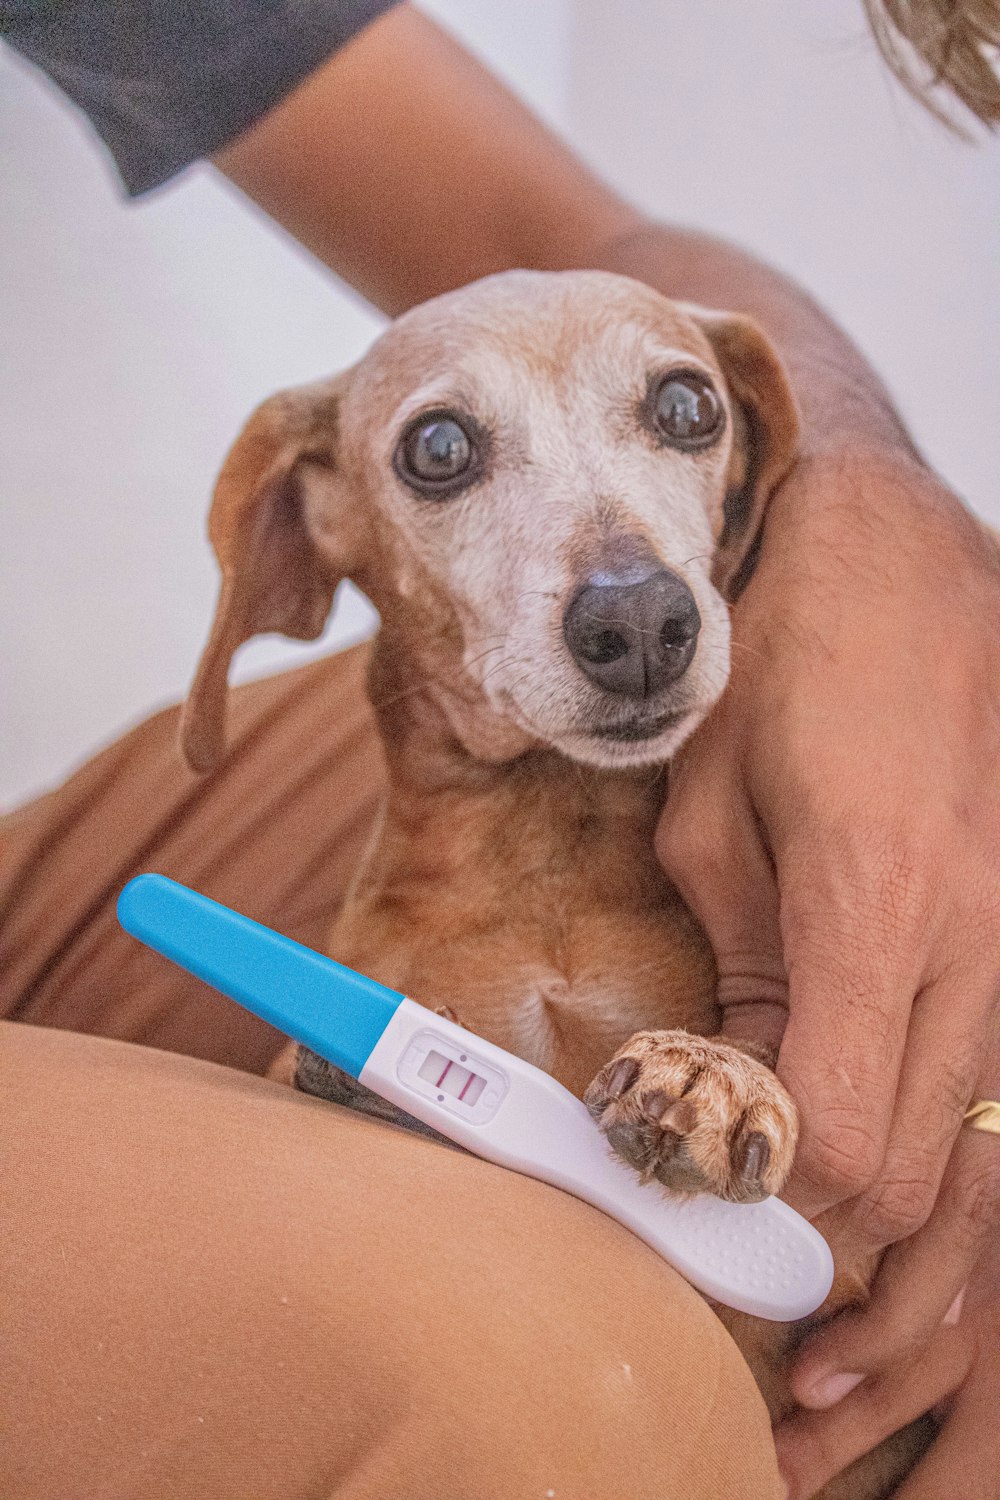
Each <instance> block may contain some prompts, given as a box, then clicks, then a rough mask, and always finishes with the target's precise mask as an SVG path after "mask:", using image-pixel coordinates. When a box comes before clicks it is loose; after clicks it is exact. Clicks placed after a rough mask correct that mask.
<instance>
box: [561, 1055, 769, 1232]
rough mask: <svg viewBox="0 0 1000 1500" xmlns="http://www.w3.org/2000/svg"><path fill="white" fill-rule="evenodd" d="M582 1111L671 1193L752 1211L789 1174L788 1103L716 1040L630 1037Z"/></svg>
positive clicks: (751, 1062)
mask: <svg viewBox="0 0 1000 1500" xmlns="http://www.w3.org/2000/svg"><path fill="white" fill-rule="evenodd" d="M584 1103H585V1104H586V1106H587V1108H588V1109H589V1110H590V1113H591V1114H592V1115H593V1117H594V1119H595V1120H596V1121H597V1123H598V1124H599V1125H600V1127H601V1129H602V1130H603V1131H604V1134H605V1135H606V1136H607V1138H608V1141H609V1142H610V1144H611V1146H612V1148H613V1149H614V1150H615V1152H617V1154H618V1155H619V1156H620V1157H621V1158H622V1159H623V1160H624V1161H626V1162H628V1164H629V1166H631V1167H634V1168H635V1169H636V1171H637V1172H639V1173H640V1175H641V1176H642V1177H643V1178H647V1179H648V1178H651V1177H655V1178H656V1179H657V1181H659V1182H662V1183H663V1184H664V1186H666V1187H668V1188H672V1189H674V1190H675V1191H676V1192H685V1193H691V1192H705V1193H716V1194H717V1195H718V1196H719V1197H720V1198H728V1199H730V1201H732V1202H734V1203H756V1202H758V1201H759V1200H760V1199H761V1198H766V1197H767V1196H768V1195H769V1194H770V1193H776V1192H778V1191H779V1190H780V1188H781V1186H782V1184H783V1183H784V1181H785V1179H786V1177H787V1176H788V1173H789V1171H790V1169H791V1165H792V1157H793V1155H794V1154H795V1141H796V1136H797V1134H798V1121H797V1118H796V1113H795V1106H794V1104H793V1103H792V1101H791V1099H790V1098H789V1096H788V1094H787V1093H786V1091H785V1090H784V1088H782V1086H781V1084H780V1083H779V1082H778V1080H777V1078H776V1077H775V1076H774V1074H773V1073H772V1072H771V1070H770V1068H766V1067H765V1066H764V1064H763V1063H761V1062H757V1061H756V1060H755V1059H754V1058H753V1057H750V1056H748V1055H747V1053H745V1052H742V1051H740V1049H739V1048H738V1047H735V1046H733V1045H731V1044H729V1043H727V1042H725V1041H722V1040H714V1039H706V1038H705V1037H699V1036H691V1035H689V1034H688V1033H687V1032H686V1031H640V1032H638V1033H637V1034H636V1035H635V1036H634V1037H632V1039H631V1040H630V1041H629V1042H627V1043H626V1044H625V1046H624V1047H622V1049H621V1050H620V1051H619V1052H618V1053H617V1054H616V1055H615V1056H614V1057H613V1058H612V1059H611V1061H610V1062H609V1063H606V1064H605V1066H604V1067H603V1068H602V1069H601V1071H600V1072H599V1073H598V1075H597V1077H596V1078H595V1079H594V1081H593V1083H592V1084H591V1085H590V1087H589V1088H588V1089H587V1092H586V1094H585V1095H584Z"/></svg>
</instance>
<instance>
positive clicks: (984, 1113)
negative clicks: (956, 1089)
mask: <svg viewBox="0 0 1000 1500" xmlns="http://www.w3.org/2000/svg"><path fill="white" fill-rule="evenodd" d="M963 1124H965V1125H971V1126H972V1128H973V1130H988V1131H989V1133H990V1134H991V1135H1000V1104H998V1103H997V1101H996V1100H995V1099H977V1100H976V1102H975V1104H973V1105H970V1107H969V1108H968V1109H967V1110H966V1111H965V1119H964V1121H963Z"/></svg>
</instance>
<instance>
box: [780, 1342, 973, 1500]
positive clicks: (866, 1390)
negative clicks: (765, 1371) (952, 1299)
mask: <svg viewBox="0 0 1000 1500" xmlns="http://www.w3.org/2000/svg"><path fill="white" fill-rule="evenodd" d="M971 1360H972V1350H971V1348H970V1341H969V1339H968V1337H967V1336H966V1335H964V1334H963V1333H961V1332H960V1331H959V1330H958V1329H956V1328H943V1329H941V1330H940V1331H939V1333H938V1334H937V1336H936V1337H935V1339H934V1341H933V1343H932V1344H931V1346H930V1348H929V1349H928V1350H927V1353H926V1355H925V1357H924V1358H923V1359H922V1360H920V1361H919V1363H918V1364H915V1365H909V1366H905V1367H904V1368H902V1369H900V1370H892V1371H889V1372H887V1373H886V1375H884V1376H882V1377H881V1378H879V1379H877V1380H871V1381H866V1382H865V1383H864V1385H863V1386H859V1387H858V1389H857V1390H856V1391H854V1392H853V1393H852V1394H851V1395H850V1396H848V1397H846V1398H845V1400H843V1401H841V1402H840V1403H839V1404H838V1405H837V1406H835V1407H833V1408H831V1409H830V1410H829V1411H825V1412H796V1413H795V1414H794V1415H793V1416H791V1417H789V1418H787V1419H786V1420H785V1421H784V1422H782V1423H781V1424H780V1426H779V1427H778V1428H777V1429H776V1431H775V1434H774V1440H775V1447H776V1448H777V1452H778V1466H779V1468H780V1470H781V1474H782V1477H783V1479H784V1480H785V1483H786V1485H787V1486H788V1500H808V1497H810V1496H812V1495H815V1494H816V1493H817V1491H818V1490H820V1489H821V1488H822V1486H823V1485H824V1484H826V1483H827V1481H828V1480H830V1479H832V1478H833V1476H834V1475H835V1474H839V1473H841V1472H842V1470H844V1469H846V1468H847V1467H848V1465H849V1464H852V1463H854V1462H855V1460H856V1459H859V1458H860V1457H861V1456H862V1455H863V1454H865V1453H869V1452H871V1450H872V1449H873V1448H875V1447H877V1446H878V1444H879V1443H881V1442H882V1441H883V1440H884V1439H885V1438H887V1437H889V1436H890V1435H891V1434H892V1433H894V1432H898V1431H899V1430H900V1429H901V1428H903V1427H906V1426H907V1425H908V1424H909V1423H910V1422H913V1421H915V1420H916V1419H917V1418H918V1417H920V1416H922V1415H923V1414H924V1413H925V1412H928V1411H930V1410H931V1408H932V1407H934V1406H935V1405H936V1404H937V1403H938V1402H940V1401H942V1400H944V1398H945V1397H947V1396H949V1395H951V1394H952V1392H953V1391H955V1390H957V1389H958V1387H959V1386H960V1385H961V1383H962V1381H963V1380H964V1379H965V1377H966V1374H967V1373H968V1370H969V1367H970V1364H971ZM944 1493H945V1492H944V1491H942V1492H940V1494H937V1495H936V1496H935V1500H941V1494H944Z"/></svg>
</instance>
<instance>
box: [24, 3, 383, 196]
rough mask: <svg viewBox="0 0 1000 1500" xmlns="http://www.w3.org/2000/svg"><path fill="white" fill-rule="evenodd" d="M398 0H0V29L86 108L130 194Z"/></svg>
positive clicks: (297, 78) (182, 162)
mask: <svg viewBox="0 0 1000 1500" xmlns="http://www.w3.org/2000/svg"><path fill="white" fill-rule="evenodd" d="M396 3H397V0H0V36H3V38H4V40H6V41H8V42H9V43H10V44H11V45H12V46H13V47H14V48H16V49H17V51H18V52H20V53H21V54H22V55H23V56H24V57H26V58H28V59H29V61H31V62H33V63H35V64H37V66H38V67H40V68H42V69H43V70H44V71H45V72H46V73H48V75H49V77H50V78H52V79H53V80H54V82H55V83H57V84H58V85H59V87H60V88H61V89H62V90H63V91H64V92H65V93H66V94H68V95H69V97H70V98H71V99H72V100H73V101H74V102H75V103H76V104H78V105H79V106H80V108H81V109H82V110H83V111H84V112H85V114H87V115H89V117H90V120H91V122H92V124H93V125H94V127H95V128H96V130H97V131H98V133H99V134H100V135H101V136H102V138H103V139H104V141H105V143H106V145H107V146H108V148H109V150H110V152H111V154H112V156H113V157H114V159H115V162H116V163H117V166H118V170H119V172H120V173H121V176H122V179H123V181H124V183H125V186H126V188H127V189H128V191H129V193H132V194H136V193H143V192H146V191H147V190H148V189H149V188H152V187H156V186H157V185H158V184H159V183H161V182H164V181H165V180H166V179H167V178H168V177H170V176H172V175H173V174H174V173H175V172H177V171H179V170H180V169H181V167H184V166H187V165H188V163H189V162H192V161H195V160H197V159H198V158H199V157H202V156H206V155H208V154H209V153H210V152H212V151H215V150H217V149H218V148H219V147H220V146H223V145H225V143H226V142H227V141H230V140H232V139H233V138H234V137H235V136H237V135H239V134H240V132H241V131H243V130H246V129H247V127H248V126H250V125H252V124H253V123H254V121H255V120H258V119H260V117H261V116H262V115H264V114H266V113H267V111H268V110H269V109H270V108H271V107H272V106H273V105H275V104H277V103H278V101H279V100H280V99H281V98H283V97H284V95H285V94H287V93H289V92H290V91H291V90H292V89H293V88H294V87H295V85H296V84H297V83H300V82H301V81H302V80H303V79H304V78H305V77H306V76H307V75H308V74H309V73H311V72H312V71H313V69H314V68H316V67H318V66H319V64H320V63H321V62H323V61H324V60H325V59H326V58H327V57H328V56H329V55H330V53H331V52H334V51H335V50H336V49H337V48H338V47H340V46H342V45H343V44H344V43H345V42H346V41H348V40H349V39H350V38H351V37H352V36H354V35H355V34H356V33H357V32H359V31H360V30H361V29H362V28H363V27H364V26H366V25H367V24H368V23H369V22H370V21H372V20H374V19H375V17H376V16H379V15H381V14H382V13H383V12H384V11H387V10H390V9H391V8H392V6H393V5H394V4H396Z"/></svg>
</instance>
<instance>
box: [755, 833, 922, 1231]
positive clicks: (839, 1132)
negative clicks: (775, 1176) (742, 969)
mask: <svg viewBox="0 0 1000 1500" xmlns="http://www.w3.org/2000/svg"><path fill="white" fill-rule="evenodd" d="M783 856H784V858H783V864H782V867H781V869H780V871H779V877H780V882H781V889H782V897H783V901H782V931H783V937H784V945H785V962H786V966H787V969H788V980H789V1019H788V1025H787V1027H786V1029H785V1035H784V1039H783V1041H782V1045H781V1052H780V1055H779V1058H778V1066H777V1073H778V1077H779V1078H780V1079H781V1081H782V1083H783V1084H784V1085H785V1087H786V1088H787V1089H788V1091H789V1093H790V1094H791V1095H792V1098H793V1099H794V1100H795V1101H796V1104H797V1105H798V1107H799V1114H800V1136H799V1148H798V1154H797V1156H796V1160H795V1169H794V1172H793V1175H792V1178H791V1180H790V1182H789V1184H788V1186H787V1188H786V1192H785V1196H787V1197H788V1200H789V1202H790V1203H792V1204H793V1206H794V1207H796V1208H797V1209H798V1210H799V1212H800V1213H804V1214H805V1215H806V1216H807V1217H808V1218H815V1217H816V1215H817V1214H819V1213H821V1212H822V1211H823V1210H824V1209H827V1208H829V1207H831V1206H832V1205H833V1204H835V1203H840V1202H843V1201H844V1200H845V1199H849V1198H856V1197H858V1196H859V1195H860V1194H861V1193H864V1192H865V1191H867V1189H868V1188H869V1187H870V1186H871V1185H872V1183H873V1182H875V1181H876V1180H877V1178H878V1176H879V1173H880V1171H881V1168H882V1163H883V1160H884V1157H885V1150H886V1145H887V1142H888V1139H889V1130H890V1126H891V1122H892V1113H893V1108H894V1104H895V1099H896V1088H897V1083H898V1080H899V1075H900V1070H901V1068H902V1064H903V1056H904V1051H905V1048H906V1040H907V1031H908V1027H909V1021H910V1012H911V1010H912V1006H913V999H914V996H915V995H916V994H917V992H918V990H919V988H920V981H921V971H922V966H923V956H922V952H921V950H922V947H923V942H922V940H921V938H922V935H921V934H919V933H918V931H916V930H915V928H914V925H913V923H912V922H911V921H910V920H908V919H904V918H903V917H901V916H900V914H899V904H900V899H899V896H898V893H897V892H895V891H894V890H893V889H892V887H891V880H892V876H891V873H890V874H886V875H883V876H872V873H871V871H870V870H868V869H867V868H866V867H865V866H864V864H863V861H861V860H859V859H858V858H857V857H855V858H854V859H852V858H850V856H849V853H848V854H846V855H845V854H844V853H843V851H839V850H838V848H837V847H836V843H835V841H834V840H831V841H830V843H829V847H826V849H825V853H823V854H822V857H821V854H820V853H819V852H814V853H813V855H812V856H811V857H807V856H806V854H805V851H803V850H800V849H796V850H794V851H791V850H789V851H783ZM838 860H842V863H841V864H839V865H838Z"/></svg>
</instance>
